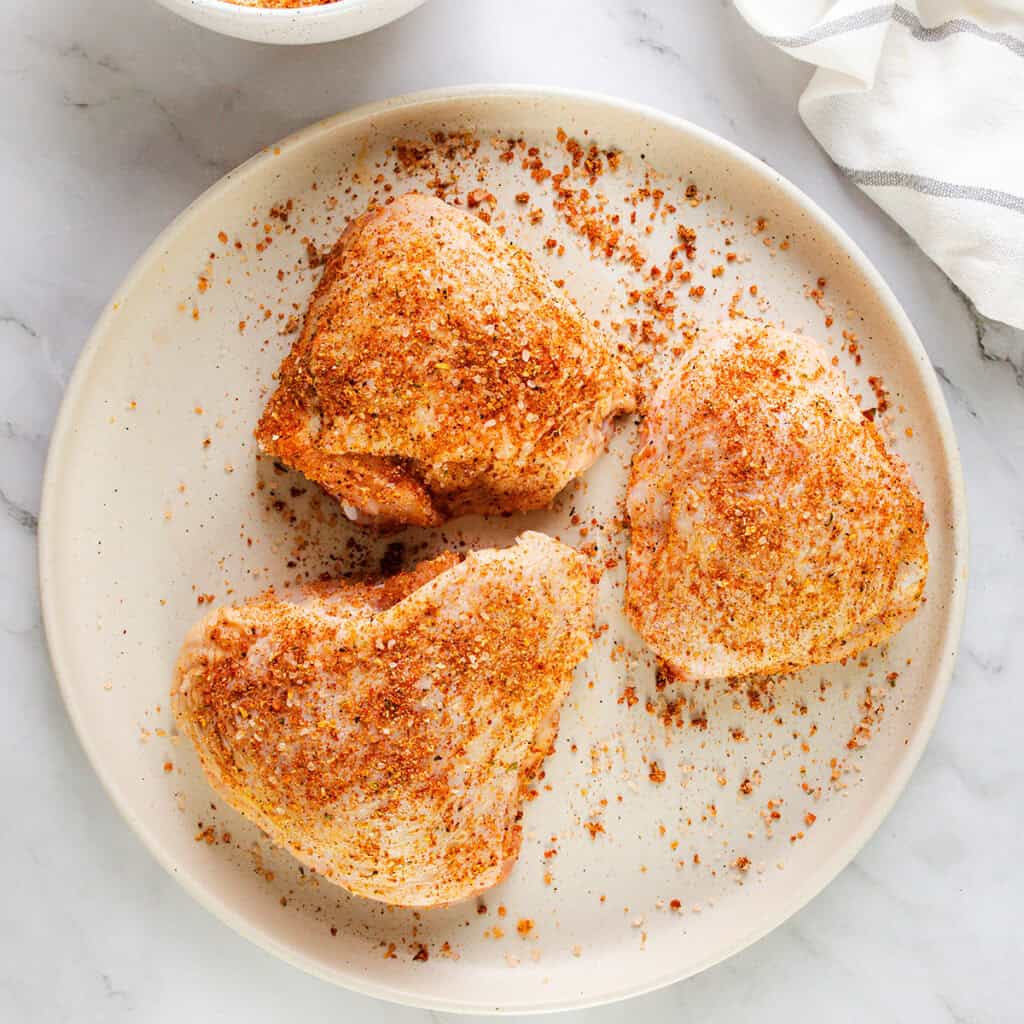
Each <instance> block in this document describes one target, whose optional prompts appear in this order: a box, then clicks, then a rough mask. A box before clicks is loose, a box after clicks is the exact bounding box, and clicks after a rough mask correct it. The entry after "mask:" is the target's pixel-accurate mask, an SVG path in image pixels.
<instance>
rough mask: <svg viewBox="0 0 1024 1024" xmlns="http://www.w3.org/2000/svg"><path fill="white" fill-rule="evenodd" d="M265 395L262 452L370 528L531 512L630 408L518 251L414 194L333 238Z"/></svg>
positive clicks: (552, 288) (583, 332)
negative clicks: (301, 318)
mask: <svg viewBox="0 0 1024 1024" xmlns="http://www.w3.org/2000/svg"><path fill="white" fill-rule="evenodd" d="M278 381H279V383H278V387H277V390H276V392H275V393H274V394H273V396H272V397H271V399H270V401H269V403H268V405H267V407H266V409H265V411H264V413H263V416H262V418H261V420H260V423H259V426H258V428H257V431H256V436H257V438H258V440H259V442H260V445H261V447H262V448H263V449H264V451H266V452H267V453H269V454H271V455H273V456H274V457H275V458H277V459H279V460H281V461H282V462H283V463H285V464H287V465H288V466H290V467H292V468H294V469H297V470H299V471H300V472H302V473H304V474H305V475H306V476H307V477H309V478H310V479H311V480H314V481H316V482H317V483H318V484H320V485H321V486H322V487H323V488H324V489H325V490H326V491H328V492H329V493H330V494H332V495H334V496H335V497H336V498H338V499H339V500H340V501H341V502H342V506H343V508H344V510H345V512H346V514H347V515H348V516H349V518H351V519H353V520H356V521H357V522H360V523H366V524H369V525H374V526H377V527H378V528H383V529H391V528H396V527H399V526H402V525H406V524H411V525H432V524H438V523H440V522H443V521H444V520H446V519H449V518H452V517H455V516H460V515H464V514H469V513H492V512H512V511H524V510H527V509H534V508H543V507H546V506H548V505H549V504H550V503H551V502H552V500H553V499H554V497H555V496H556V495H557V494H558V492H559V491H560V490H561V489H562V488H563V487H564V486H565V485H566V484H567V483H568V482H569V481H570V480H572V479H573V478H574V477H576V476H578V475H579V474H580V473H582V472H583V471H584V470H586V469H587V468H588V467H589V466H590V465H591V464H592V463H593V462H594V461H595V459H597V457H598V456H599V455H600V454H601V451H602V449H603V447H604V444H605V441H606V439H607V437H608V435H609V434H610V432H611V429H612V423H613V420H614V418H615V417H616V416H617V415H618V414H620V413H624V412H630V411H632V410H633V408H634V382H633V379H632V376H631V373H630V371H629V370H628V369H627V367H626V366H625V365H624V363H623V362H622V361H621V359H620V358H619V355H618V354H617V352H616V350H615V348H614V346H613V344H612V342H611V341H610V340H609V339H608V338H606V337H605V336H604V335H603V334H602V333H601V332H600V331H599V330H597V329H596V328H595V327H594V326H593V325H592V324H591V323H589V322H588V321H587V320H586V319H585V318H584V317H583V315H582V314H581V313H580V311H579V310H578V309H577V307H576V306H575V305H574V304H573V302H572V301H571V300H570V299H568V298H567V297H566V296H565V295H564V294H563V293H562V292H561V290H560V289H559V288H558V287H557V286H556V285H555V284H554V282H552V281H551V280H550V279H549V278H548V277H547V276H546V275H545V274H544V273H543V272H542V271H540V270H539V269H538V268H537V267H536V265H535V264H534V262H533V260H532V258H531V257H530V256H529V255H528V254H527V253H525V252H523V251H522V250H521V249H518V248H516V246H514V245H512V244H511V243H509V242H506V241H504V240H503V239H502V238H501V237H500V236H499V235H498V234H497V232H496V231H494V230H493V229H492V228H491V227H489V226H488V225H487V224H484V223H483V222H482V221H481V220H479V219H478V218H477V217H475V216H473V215H471V214H468V213H465V212H463V211H460V210H457V209H455V208H453V207H451V206H449V205H447V204H446V203H443V202H441V201H440V200H438V199H434V198H431V197H427V196H423V195H419V194H416V193H409V194H407V195H404V196H401V197H400V198H398V199H397V200H395V202H393V203H391V204H390V205H387V206H384V207H381V208H379V209H374V210H371V211H370V212H369V213H366V214H364V215H363V216H361V217H359V218H358V219H357V220H355V221H353V223H352V224H350V225H349V227H348V228H347V229H346V231H345V232H344V234H343V235H342V236H341V239H340V240H339V241H338V243H337V245H336V246H335V248H334V250H333V252H332V253H331V255H330V257H329V258H328V259H327V262H326V265H325V268H324V273H323V277H322V279H321V281H320V284H319V286H318V287H317V289H316V292H315V293H314V295H313V299H312V302H311V304H310V307H309V310H308V312H307V314H306V321H305V325H304V327H303V330H302V333H301V335H300V336H299V338H298V340H297V341H296V343H295V345H294V347H293V348H292V350H291V352H290V354H289V355H288V356H287V358H286V359H285V360H284V362H283V363H282V365H281V368H280V371H279V374H278Z"/></svg>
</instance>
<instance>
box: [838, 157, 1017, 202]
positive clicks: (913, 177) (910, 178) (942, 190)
mask: <svg viewBox="0 0 1024 1024" xmlns="http://www.w3.org/2000/svg"><path fill="white" fill-rule="evenodd" d="M837 166H838V167H839V169H840V170H841V171H842V172H843V174H845V175H846V176H847V177H848V178H849V179H850V181H852V182H853V183H854V184H855V185H862V186H864V187H865V188H909V189H913V190H914V191H915V192H922V193H924V194H925V195H929V196H938V197H939V198H941V199H969V200H971V201H973V202H976V203H988V204H989V205H990V206H1001V207H1003V209H1005V210H1013V211H1014V212H1015V213H1024V196H1017V195H1014V194H1013V193H1012V192H1000V191H999V190H998V189H994V188H982V187H980V186H977V185H955V184H954V183H953V182H951V181H942V180H940V179H939V178H928V177H925V175H923V174H909V173H907V172H906V171H858V170H856V169H855V168H853V167H844V166H843V165H842V164H838V165H837Z"/></svg>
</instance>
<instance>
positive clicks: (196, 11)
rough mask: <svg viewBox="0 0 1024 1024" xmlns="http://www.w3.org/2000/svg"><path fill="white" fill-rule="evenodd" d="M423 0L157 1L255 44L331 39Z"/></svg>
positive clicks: (376, 23)
mask: <svg viewBox="0 0 1024 1024" xmlns="http://www.w3.org/2000/svg"><path fill="white" fill-rule="evenodd" d="M424 2H425V0H335V2H334V3H329V4H322V5H318V6H315V7H286V8H281V7H253V6H250V5H248V4H236V3H229V2H228V0H160V3H162V4H163V5H164V7H166V8H168V9H169V10H172V11H174V12H175V14H180V15H181V16H182V17H183V18H187V19H188V20H189V21H194V22H195V23H196V24H197V25H202V26H203V27H204V28H210V29H213V31H214V32H221V33H223V34H224V35H226V36H234V37H235V38H236V39H248V40H250V41H252V42H255V43H283V44H287V45H295V44H301V43H329V42H332V41H333V40H335V39H347V38H348V37H349V36H358V35H362V34H363V33H364V32H369V31H371V30H372V29H375V28H380V26H381V25H386V24H387V23H388V22H389V21H394V20H395V19H396V18H401V17H402V15H403V14H408V13H409V12H410V11H411V10H413V9H414V8H416V7H419V6H420V4H422V3H424Z"/></svg>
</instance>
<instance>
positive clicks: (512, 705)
mask: <svg viewBox="0 0 1024 1024" xmlns="http://www.w3.org/2000/svg"><path fill="white" fill-rule="evenodd" d="M593 602H594V585H593V583H592V582H591V580H590V576H589V571H588V566H587V563H586V562H585V560H584V559H583V557H582V556H581V555H579V554H578V553H577V552H575V551H573V550H572V548H569V547H566V546H565V545H564V544H561V543H559V542H558V541H555V540H551V539H550V538H548V537H545V536H542V535H541V534H537V533H525V534H523V535H522V536H521V537H520V538H519V540H518V542H517V543H516V545H515V546H514V547H511V548H507V549H504V550H486V551H479V552H476V553H474V554H471V555H469V556H468V557H467V558H466V559H465V561H461V562H460V561H459V559H458V557H457V556H456V555H454V554H446V555H442V556H440V557H439V558H436V559H434V560H432V561H429V562H426V563H423V564H421V565H420V566H419V567H418V568H416V569H415V570H413V571H411V572H408V573H405V574H403V575H400V576H396V577H392V578H390V579H386V580H382V581H377V582H363V583H352V582H344V581H335V582H330V583H322V584H315V585H313V586H310V587H306V588H304V589H302V590H296V591H286V592H283V593H275V592H273V591H270V592H268V593H266V594H264V595H263V596H261V597H258V598H256V599H255V600H252V601H249V602H247V603H246V604H243V605H241V606H239V607H236V608H221V609H218V610H215V611H213V612H211V613H210V614H209V615H207V616H206V618H204V619H203V620H202V621H201V622H199V623H198V624H197V625H196V626H195V627H194V628H193V629H192V631H191V632H190V633H189V635H188V638H187V639H186V641H185V644H184V647H183V649H182V652H181V656H180V658H179V661H178V665H177V671H176V675H175V681H174V685H173V688H172V693H171V701H172V707H173V710H174V714H175V717H176V719H177V722H178V726H179V728H180V730H181V731H182V732H183V733H185V734H187V735H188V736H189V737H190V738H191V739H192V741H193V742H194V744H195V746H196V749H197V750H198V752H199V757H200V760H201V762H202V765H203V768H204V770H205V772H206V774H207V776H208V778H209V780H210V782H211V784H212V785H213V788H214V789H215V790H216V791H217V792H218V793H219V794H220V795H221V796H222V797H223V798H224V799H225V800H226V801H227V802H228V803H229V804H231V805H232V806H233V807H234V808H236V809H237V810H238V811H240V812H241V813H242V814H244V815H245V816H247V817H248V818H251V819H252V820H253V821H254V822H256V823H257V824H258V825H259V826H260V827H261V828H262V829H263V830H264V831H265V832H267V833H268V835H269V836H270V837H271V838H272V839H273V840H274V841H275V842H277V843H279V844H280V845H281V846H283V847H285V848H286V849H288V850H289V851H291V853H293V854H294V855H295V856H296V857H297V858H298V859H299V860H300V861H302V862H303V863H304V864H307V865H309V866H311V867H312V868H314V869H315V870H316V871H318V872H319V873H320V874H321V875H323V876H324V877H325V878H327V879H329V880H330V881H331V882H334V883H336V884H338V885H341V886H344V887H345V888H346V889H348V890H349V891H351V892H353V893H356V894H358V895H360V896H367V897H369V898H371V899H375V900H380V901H382V902H385V903H391V904H397V905H402V906H413V907H430V906H437V905H443V904H448V903H452V902H455V901H457V900H463V899H467V898H468V897H471V896H473V895H474V894H476V893H479V892H480V891H482V890H484V889H487V888H488V887H490V886H492V885H495V884H496V883H497V882H500V881H501V880H502V879H503V878H504V877H505V875H506V874H507V873H508V872H509V870H510V869H511V867H512V865H513V864H514V863H515V860H516V857H517V856H518V853H519V844H520V839H521V826H520V825H519V818H520V812H521V806H522V801H523V798H524V795H525V792H526V789H527V788H528V783H529V780H530V779H531V777H532V776H533V774H534V773H535V771H536V770H537V768H538V767H539V765H540V763H541V762H542V761H543V759H544V758H545V757H546V756H547V754H548V753H549V752H550V749H551V746H552V744H553V741H554V737H555V734H556V732H557V728H558V710H559V707H560V705H561V703H562V700H563V699H564V697H565V696H566V694H567V693H568V691H569V688H570V686H571V684H572V678H573V670H574V669H575V667H576V665H577V664H578V663H579V662H580V661H581V660H582V659H583V658H584V657H585V656H586V654H587V651H588V650H589V648H590V643H591V636H592V631H593V626H594V618H593Z"/></svg>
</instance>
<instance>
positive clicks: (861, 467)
mask: <svg viewBox="0 0 1024 1024" xmlns="http://www.w3.org/2000/svg"><path fill="white" fill-rule="evenodd" d="M627 504H628V511H629V518H630V523H631V529H632V537H631V545H630V549H629V572H628V583H627V597H626V607H627V612H628V614H629V617H630V619H631V620H632V622H633V624H634V626H635V627H636V628H637V630H638V631H639V632H640V633H641V634H642V635H643V637H644V638H645V639H646V640H647V642H648V643H649V644H650V645H651V647H653V648H654V650H655V651H656V652H657V653H658V654H659V655H660V656H661V658H662V659H663V660H664V661H665V662H666V663H667V664H668V666H669V667H670V668H671V669H672V670H673V671H674V672H675V673H676V674H677V675H678V676H679V677H682V678H691V679H695V678H719V677H729V676H740V675H748V674H752V673H761V672H765V673H769V672H783V671H796V670H798V669H800V668H803V667H805V666H808V665H813V664H819V663H824V662H831V661H837V660H839V659H842V658H846V657H849V656H851V655H854V654H856V653H857V652H858V651H860V650H862V649H863V648H865V647H868V646H871V645H874V644H879V643H881V642H882V641H884V640H885V639H886V638H887V637H889V636H890V635H892V634H893V633H894V632H895V631H896V630H898V629H899V628H900V627H901V626H902V625H903V624H904V623H905V622H906V621H907V620H908V619H909V618H910V617H911V616H912V615H913V614H914V612H915V611H916V610H917V607H918V605H919V604H920V603H921V599H922V594H923V591H924V585H925V580H926V577H927V572H928V552H927V549H926V547H925V529H926V523H925V515H924V506H923V504H922V502H921V499H920V498H919V497H918V494H917V491H916V490H915V488H914V486H913V484H912V482H911V480H910V478H909V475H908V473H907V469H906V467H905V466H904V464H903V463H902V462H901V461H900V460H899V459H898V458H897V457H896V456H895V455H893V454H892V453H891V452H888V451H887V450H886V448H885V445H884V443H883V441H882V438H881V436H880V434H879V432H878V430H877V429H876V428H875V425H874V423H873V422H871V421H869V420H868V419H867V418H866V417H865V416H864V415H863V414H862V413H861V411H860V409H859V408H858V407H857V405H856V403H855V402H854V400H853V398H852V397H851V395H850V393H849V392H848V391H847V389H846V385H845V381H844V379H843V376H842V374H841V373H840V372H839V371H838V370H836V369H834V368H833V367H832V365H831V363H830V359H829V356H828V354H827V353H826V352H825V351H824V350H823V349H822V348H821V346H820V345H818V344H817V343H816V342H813V341H811V340H809V339H807V338H803V337H799V336H795V335H792V334H787V333H784V332H782V331H779V330H776V329H774V328H772V327H768V326H764V325H760V324H755V323H751V322H740V323H738V324H732V325H729V326H728V327H724V328H722V330H721V331H720V333H719V334H718V335H717V336H716V337H713V338H712V339H711V340H710V341H708V342H706V343H704V345H703V347H702V348H700V350H699V351H698V352H697V353H696V354H695V355H693V356H692V358H690V359H689V360H688V361H687V362H685V363H683V364H682V365H680V366H679V367H678V368H676V369H675V370H674V372H672V373H671V374H670V375H669V376H668V377H667V378H666V379H665V380H664V381H663V382H662V383H661V385H660V387H659V388H658V389H657V392H656V393H655V395H654V398H653V400H652V403H651V408H650V411H649V413H648V415H647V417H646V419H645V421H644V424H643V426H642V429H641V437H640V442H639V447H638V449H637V452H636V454H635V456H634V458H633V468H632V475H631V479H630V484H629V493H628V500H627Z"/></svg>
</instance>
